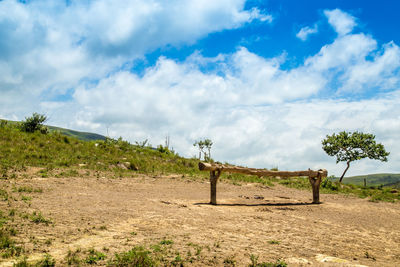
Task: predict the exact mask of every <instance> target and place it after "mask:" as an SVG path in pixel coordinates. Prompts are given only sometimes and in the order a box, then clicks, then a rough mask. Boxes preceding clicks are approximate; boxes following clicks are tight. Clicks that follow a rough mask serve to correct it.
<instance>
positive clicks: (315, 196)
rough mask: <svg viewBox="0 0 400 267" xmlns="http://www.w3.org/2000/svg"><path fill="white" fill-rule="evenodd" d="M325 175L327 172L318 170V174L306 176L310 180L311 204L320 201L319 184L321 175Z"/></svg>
mask: <svg viewBox="0 0 400 267" xmlns="http://www.w3.org/2000/svg"><path fill="white" fill-rule="evenodd" d="M326 176H327V172H326V171H325V170H319V173H318V176H317V177H308V180H309V181H310V184H311V187H312V193H313V202H312V203H313V204H320V203H321V202H320V201H319V186H320V185H321V181H322V178H323V177H326Z"/></svg>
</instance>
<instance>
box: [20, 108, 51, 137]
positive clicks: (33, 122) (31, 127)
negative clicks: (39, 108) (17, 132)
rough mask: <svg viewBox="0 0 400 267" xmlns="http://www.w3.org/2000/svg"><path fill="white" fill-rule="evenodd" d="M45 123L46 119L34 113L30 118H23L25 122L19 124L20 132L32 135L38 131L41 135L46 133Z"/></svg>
mask: <svg viewBox="0 0 400 267" xmlns="http://www.w3.org/2000/svg"><path fill="white" fill-rule="evenodd" d="M45 121H47V117H46V116H45V115H42V114H38V113H36V112H34V113H33V114H32V117H28V118H25V121H23V122H22V124H21V130H22V131H24V132H27V133H33V132H36V131H40V132H41V133H47V132H48V129H47V127H46V126H44V125H43V123H44V122H45Z"/></svg>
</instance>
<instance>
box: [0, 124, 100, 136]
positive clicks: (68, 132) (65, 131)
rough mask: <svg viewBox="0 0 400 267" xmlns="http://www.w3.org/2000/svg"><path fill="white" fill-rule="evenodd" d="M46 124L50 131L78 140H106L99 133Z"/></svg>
mask: <svg viewBox="0 0 400 267" xmlns="http://www.w3.org/2000/svg"><path fill="white" fill-rule="evenodd" d="M0 122H2V123H3V125H6V124H8V125H13V126H18V125H20V123H21V122H19V121H10V120H1V119H0ZM46 126H47V128H48V129H49V130H50V132H60V133H61V134H63V135H66V136H71V137H75V138H78V139H79V140H83V141H92V140H106V137H105V136H103V135H101V134H96V133H88V132H80V131H74V130H70V129H65V128H61V127H56V126H50V125H46Z"/></svg>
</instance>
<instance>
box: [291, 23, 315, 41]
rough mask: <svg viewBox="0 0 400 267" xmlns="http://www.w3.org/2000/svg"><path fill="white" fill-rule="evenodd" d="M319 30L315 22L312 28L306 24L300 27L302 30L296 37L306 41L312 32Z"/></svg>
mask: <svg viewBox="0 0 400 267" xmlns="http://www.w3.org/2000/svg"><path fill="white" fill-rule="evenodd" d="M317 32H318V26H317V24H315V25H314V27H312V28H310V27H308V26H306V27H303V28H301V29H300V31H299V32H298V33H297V34H296V37H297V38H299V39H300V40H302V41H305V40H307V39H308V37H309V36H310V35H311V34H315V33H317Z"/></svg>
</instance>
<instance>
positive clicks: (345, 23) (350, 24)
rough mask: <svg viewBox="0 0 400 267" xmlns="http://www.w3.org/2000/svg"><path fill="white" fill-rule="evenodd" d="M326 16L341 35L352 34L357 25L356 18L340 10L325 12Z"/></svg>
mask: <svg viewBox="0 0 400 267" xmlns="http://www.w3.org/2000/svg"><path fill="white" fill-rule="evenodd" d="M324 14H325V16H326V17H327V18H328V22H329V24H331V25H332V27H333V28H334V29H335V31H336V32H337V33H338V34H339V35H346V34H348V33H350V32H351V31H352V30H353V28H354V27H355V26H356V25H357V23H356V19H355V17H353V16H352V15H350V14H349V13H346V12H343V11H342V10H340V9H333V10H325V11H324Z"/></svg>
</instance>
